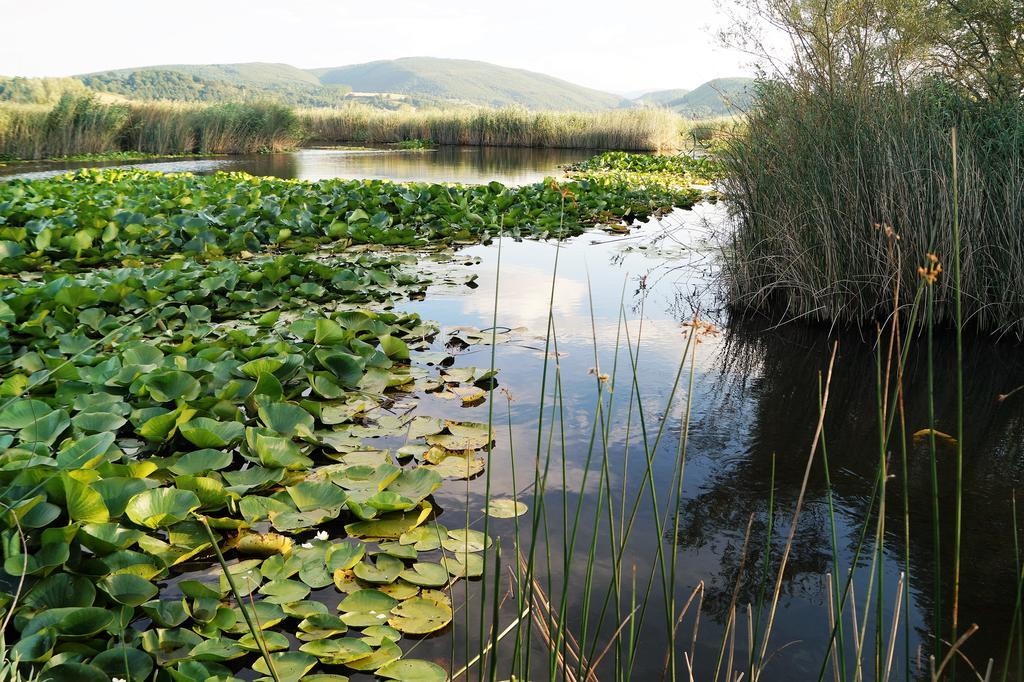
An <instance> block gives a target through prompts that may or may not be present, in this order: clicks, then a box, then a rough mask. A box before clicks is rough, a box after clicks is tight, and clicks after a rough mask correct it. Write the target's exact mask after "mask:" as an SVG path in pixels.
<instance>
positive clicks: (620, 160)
mask: <svg viewBox="0 0 1024 682" xmlns="http://www.w3.org/2000/svg"><path fill="white" fill-rule="evenodd" d="M565 168H566V171H567V172H568V173H569V175H570V176H578V175H584V176H586V175H590V174H594V173H604V174H610V173H630V174H634V178H635V179H641V177H642V176H644V175H647V176H652V177H654V178H659V177H660V178H661V179H662V180H663V181H666V182H671V183H672V184H685V183H686V182H689V183H694V182H714V181H715V180H719V179H721V178H722V177H723V176H724V170H723V168H722V164H721V162H720V161H718V160H717V159H715V158H714V157H711V156H690V155H689V154H672V155H669V154H630V153H628V152H616V151H610V152H604V153H603V154H599V155H597V156H592V157H591V158H589V159H586V160H584V161H579V162H577V163H573V164H569V165H568V166H566V167H565Z"/></svg>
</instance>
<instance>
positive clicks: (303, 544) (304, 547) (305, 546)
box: [299, 542, 313, 549]
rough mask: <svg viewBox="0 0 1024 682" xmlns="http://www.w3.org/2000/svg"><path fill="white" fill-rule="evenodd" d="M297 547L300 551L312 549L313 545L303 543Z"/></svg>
mask: <svg viewBox="0 0 1024 682" xmlns="http://www.w3.org/2000/svg"><path fill="white" fill-rule="evenodd" d="M299 547H301V548H302V549H313V543H312V542H303V543H302V544H301V545H299Z"/></svg>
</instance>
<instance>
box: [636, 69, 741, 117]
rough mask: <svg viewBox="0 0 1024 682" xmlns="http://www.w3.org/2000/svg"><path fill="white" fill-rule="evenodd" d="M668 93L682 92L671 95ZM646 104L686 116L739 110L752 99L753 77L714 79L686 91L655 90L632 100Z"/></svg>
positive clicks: (725, 113) (712, 114)
mask: <svg viewBox="0 0 1024 682" xmlns="http://www.w3.org/2000/svg"><path fill="white" fill-rule="evenodd" d="M672 93H682V94H681V95H678V96H675V97H673V96H672ZM634 101H636V102H638V103H640V104H645V105H647V106H662V107H665V108H667V109H672V110H673V111H676V112H678V113H680V114H682V115H683V116H686V117H688V118H711V117H715V116H728V115H730V114H737V113H742V112H744V111H746V110H747V109H749V108H750V106H751V104H753V101H754V79H753V78H715V79H714V80H709V81H708V82H707V83H704V84H702V85H701V86H700V87H698V88H695V89H693V90H690V91H686V90H659V91H657V92H649V93H647V94H646V95H641V96H640V97H638V98H636V100H634Z"/></svg>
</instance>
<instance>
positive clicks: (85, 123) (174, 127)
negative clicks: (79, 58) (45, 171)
mask: <svg viewBox="0 0 1024 682" xmlns="http://www.w3.org/2000/svg"><path fill="white" fill-rule="evenodd" d="M301 137H302V133H301V130H300V129H299V127H298V124H297V121H296V118H295V114H294V113H293V112H292V110H291V109H289V108H287V107H284V106H281V105H277V104H270V103H255V104H220V105H214V106H196V105H183V104H166V103H164V104H135V103H131V104H105V103H102V102H99V101H97V100H96V99H94V98H92V97H88V96H85V97H76V96H71V95H67V96H65V97H62V98H61V99H60V100H59V101H58V102H57V103H56V104H55V105H54V106H52V107H46V106H42V105H16V104H5V105H2V106H0V158H11V159H44V158H54V157H62V156H74V155H79V154H102V153H107V152H115V151H133V152H143V153H149V154H190V153H204V154H238V153H254V152H262V151H281V150H284V149H289V148H292V147H294V146H296V145H297V144H298V143H299V142H300V140H301Z"/></svg>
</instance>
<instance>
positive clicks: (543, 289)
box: [462, 264, 589, 334]
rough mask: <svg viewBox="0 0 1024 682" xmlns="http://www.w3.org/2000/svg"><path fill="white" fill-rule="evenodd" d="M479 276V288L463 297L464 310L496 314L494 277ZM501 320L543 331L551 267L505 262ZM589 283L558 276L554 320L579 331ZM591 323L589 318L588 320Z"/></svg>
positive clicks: (502, 322) (548, 301) (511, 324)
mask: <svg viewBox="0 0 1024 682" xmlns="http://www.w3.org/2000/svg"><path fill="white" fill-rule="evenodd" d="M488 274H490V275H491V276H490V277H488V276H483V277H480V278H479V279H477V284H479V285H480V286H479V288H478V289H476V290H475V291H474V292H473V295H472V296H467V297H465V298H464V299H463V300H462V308H463V311H464V312H466V313H469V314H473V315H478V316H479V317H480V318H482V319H489V318H491V317H492V315H493V314H494V286H495V281H494V276H493V274H492V273H488ZM498 286H499V295H500V297H499V300H498V323H499V324H501V325H505V326H508V327H527V328H529V330H530V333H531V334H544V332H545V330H546V329H547V320H548V308H549V307H550V306H551V303H552V301H551V268H550V267H542V266H530V265H523V264H513V265H503V266H502V268H501V281H500V283H499V285H498ZM586 301H587V285H586V282H580V281H579V280H576V279H573V278H570V277H564V276H561V275H559V276H557V277H556V278H555V296H554V305H553V308H554V311H555V323H556V324H558V325H559V326H562V324H561V322H562V320H563V319H566V318H568V323H567V324H566V327H565V328H566V329H573V330H576V329H577V328H578V325H579V320H578V319H577V318H578V316H579V314H580V312H581V311H582V310H584V309H585V308H586ZM587 324H588V326H589V320H588V321H587Z"/></svg>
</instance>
